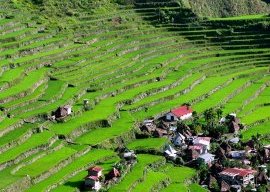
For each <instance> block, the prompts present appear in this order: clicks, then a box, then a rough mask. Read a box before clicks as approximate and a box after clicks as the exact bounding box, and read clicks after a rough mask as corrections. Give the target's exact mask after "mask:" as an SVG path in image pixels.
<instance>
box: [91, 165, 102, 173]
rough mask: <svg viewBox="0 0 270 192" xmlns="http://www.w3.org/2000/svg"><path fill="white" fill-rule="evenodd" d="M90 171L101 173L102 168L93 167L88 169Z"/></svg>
mask: <svg viewBox="0 0 270 192" xmlns="http://www.w3.org/2000/svg"><path fill="white" fill-rule="evenodd" d="M88 171H96V172H99V171H102V168H101V167H99V166H93V167H90V168H89V169H88Z"/></svg>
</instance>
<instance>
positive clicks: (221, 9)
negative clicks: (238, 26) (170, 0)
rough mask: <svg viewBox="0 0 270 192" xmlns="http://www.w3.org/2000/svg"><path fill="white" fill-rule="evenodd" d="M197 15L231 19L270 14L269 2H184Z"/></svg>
mask: <svg viewBox="0 0 270 192" xmlns="http://www.w3.org/2000/svg"><path fill="white" fill-rule="evenodd" d="M183 2H184V3H185V5H186V6H187V7H190V8H191V9H192V10H193V11H194V12H195V13H196V14H198V15H200V16H203V17H229V16H240V15H254V14H268V13H269V11H270V5H269V2H268V3H267V1H263V0H252V1H250V0H226V1H224V0H183Z"/></svg>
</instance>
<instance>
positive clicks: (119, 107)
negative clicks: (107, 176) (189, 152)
mask: <svg viewBox="0 0 270 192" xmlns="http://www.w3.org/2000/svg"><path fill="white" fill-rule="evenodd" d="M136 2H137V3H135V4H132V1H128V0H113V1H109V0H102V1H100V0H90V1H77V0H64V1H56V0H47V1H45V0H12V1H3V2H1V4H0V44H1V45H0V50H1V52H0V66H1V70H0V109H1V113H0V148H1V149H0V178H1V181H0V190H4V191H5V190H7V191H9V190H10V188H12V187H16V189H17V188H18V185H20V186H21V187H24V188H23V189H22V190H23V191H33V192H34V191H74V190H78V189H80V187H81V185H82V184H83V180H84V177H85V175H86V171H85V170H86V169H87V168H88V167H89V166H92V165H95V164H97V165H100V166H102V167H103V168H104V173H107V172H108V171H110V170H111V168H112V167H113V166H115V164H116V163H119V162H122V161H121V159H120V156H119V155H118V153H117V152H116V151H118V150H117V149H119V148H123V147H127V148H129V149H131V150H134V151H136V153H137V157H138V159H137V160H138V161H137V162H135V163H134V164H132V165H130V169H127V170H124V171H127V172H126V173H125V174H124V176H123V177H122V178H121V179H120V180H119V181H118V182H117V183H115V184H112V185H111V186H110V188H109V189H108V191H117V192H118V191H129V190H130V191H151V190H157V191H164V192H171V191H179V190H180V191H192V192H193V191H205V190H204V189H203V188H201V187H200V186H199V185H198V184H191V185H190V183H191V182H193V181H194V183H196V180H193V179H194V178H196V170H193V169H190V168H187V167H178V166H177V165H173V164H171V163H169V162H166V160H165V158H164V157H163V156H161V154H162V149H163V147H164V145H165V144H167V143H170V141H169V139H168V138H152V137H149V138H145V137H143V138H142V135H141V133H140V132H139V130H138V125H139V124H140V123H141V121H143V120H145V119H146V118H151V117H159V116H160V115H163V114H164V113H166V112H168V111H169V110H171V109H173V108H175V107H178V106H180V105H182V104H184V103H188V104H190V105H191V107H192V108H193V109H194V110H196V111H197V115H198V119H199V120H202V121H201V122H197V123H198V125H199V124H200V125H201V126H202V127H203V128H205V126H206V125H207V127H208V128H209V129H208V130H203V131H205V133H206V132H207V133H210V134H212V135H213V136H214V137H215V136H220V134H222V133H227V131H228V130H226V129H223V128H224V127H222V126H219V123H218V121H219V119H220V117H219V115H218V112H217V111H218V110H220V109H222V110H223V114H222V115H226V114H228V113H231V112H236V113H237V115H238V117H239V118H240V120H241V122H243V123H244V124H245V125H246V127H247V130H243V131H242V132H241V134H242V137H243V140H244V141H247V140H249V139H250V138H253V139H254V136H256V137H259V136H260V135H262V137H264V139H265V143H267V139H268V138H266V137H267V135H268V134H269V132H270V131H269V120H270V116H269V114H270V113H269V111H270V108H269V93H270V92H269V91H270V87H269V82H270V75H269V58H270V57H269V56H270V46H269V45H270V41H269V40H270V34H269V30H268V29H269V17H268V16H267V15H266V14H268V12H269V4H268V3H266V2H265V1H261V0H254V1H252V2H251V1H247V0H238V1H236V0H228V1H226V2H225V1H222V0H218V1H213V0H201V1H199V0H177V1H164V2H162V1H160V2H156V1H148V0H140V1H136ZM224 16H229V17H226V18H224ZM202 17H203V18H202ZM206 17H208V18H210V19H207V18H206ZM64 105H71V106H72V114H71V115H69V116H67V117H64V118H61V119H56V120H53V117H52V116H51V115H52V112H53V111H55V110H56V109H57V108H58V107H60V106H64ZM203 112H205V113H203ZM201 117H204V118H201ZM198 119H197V120H198ZM211 124H212V126H209V125H211ZM191 128H192V129H196V130H197V129H198V127H192V126H191ZM197 131H200V129H198V130H197ZM154 154H156V155H154ZM125 168H126V167H125ZM122 171H123V170H122ZM27 176H29V177H30V179H31V182H29V184H28V185H24V183H23V185H22V180H21V179H27ZM15 185H16V186H15Z"/></svg>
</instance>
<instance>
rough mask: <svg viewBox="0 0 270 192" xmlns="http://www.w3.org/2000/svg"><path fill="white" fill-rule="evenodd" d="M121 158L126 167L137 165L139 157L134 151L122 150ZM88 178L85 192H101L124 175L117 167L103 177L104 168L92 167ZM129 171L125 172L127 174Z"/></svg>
mask: <svg viewBox="0 0 270 192" xmlns="http://www.w3.org/2000/svg"><path fill="white" fill-rule="evenodd" d="M118 152H119V156H120V157H121V158H122V160H124V161H122V165H126V167H130V166H132V165H133V164H134V163H136V159H137V156H136V154H135V152H134V151H133V150H129V149H127V148H121V149H119V150H118ZM87 171H88V174H87V176H86V177H85V178H84V185H83V186H82V188H83V190H91V191H99V190H100V189H101V188H104V187H105V186H108V185H109V184H110V183H116V182H117V181H119V179H120V177H121V175H122V173H121V171H120V170H119V169H117V168H116V167H113V168H112V169H111V170H110V171H109V172H108V173H107V174H105V175H103V173H102V171H103V169H102V167H100V166H97V165H95V166H92V167H90V168H89V169H88V170H87ZM126 171H127V170H123V172H126Z"/></svg>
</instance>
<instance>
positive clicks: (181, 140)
mask: <svg viewBox="0 0 270 192" xmlns="http://www.w3.org/2000/svg"><path fill="white" fill-rule="evenodd" d="M185 139H186V137H185V136H184V135H182V134H181V133H178V132H177V133H176V135H175V137H174V138H173V139H172V143H173V144H174V145H175V146H178V147H180V146H183V145H185Z"/></svg>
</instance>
